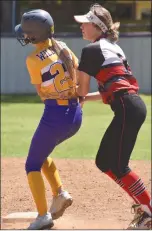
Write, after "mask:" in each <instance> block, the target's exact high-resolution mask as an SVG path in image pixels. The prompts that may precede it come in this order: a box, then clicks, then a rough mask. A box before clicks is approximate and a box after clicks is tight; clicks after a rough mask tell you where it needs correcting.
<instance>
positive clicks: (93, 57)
mask: <svg viewBox="0 0 152 231" xmlns="http://www.w3.org/2000/svg"><path fill="white" fill-rule="evenodd" d="M78 69H79V70H80V71H83V72H85V73H87V74H88V75H90V76H92V77H94V78H95V79H96V80H97V83H98V88H99V92H100V93H101V96H102V99H103V102H104V103H109V99H110V97H111V95H112V93H113V92H116V91H119V90H121V89H128V90H134V91H135V92H137V91H138V89H139V86H138V83H137V80H136V79H135V77H134V76H133V74H132V71H131V69H130V66H129V64H128V62H127V59H126V56H125V54H124V52H123V50H122V49H121V48H120V47H119V46H118V45H117V44H116V43H111V42H110V41H109V40H108V39H105V38H101V39H100V40H99V41H96V42H94V43H91V44H89V45H87V46H86V47H84V48H83V50H82V54H81V59H80V63H79V67H78Z"/></svg>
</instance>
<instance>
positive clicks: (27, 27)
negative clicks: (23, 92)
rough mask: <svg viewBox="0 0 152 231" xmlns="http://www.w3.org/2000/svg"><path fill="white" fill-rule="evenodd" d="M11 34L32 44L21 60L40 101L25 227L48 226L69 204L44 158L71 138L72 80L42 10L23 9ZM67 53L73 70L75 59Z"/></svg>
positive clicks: (74, 124)
mask: <svg viewBox="0 0 152 231" xmlns="http://www.w3.org/2000/svg"><path fill="white" fill-rule="evenodd" d="M15 32H16V37H17V39H18V40H19V42H20V43H21V44H22V45H26V44H28V43H32V44H34V45H35V47H36V49H35V51H33V52H32V53H31V54H30V55H29V56H28V57H27V60H26V64H27V69H28V71H29V74H30V77H31V83H32V84H33V85H35V87H36V90H37V93H38V95H39V96H40V98H41V99H42V101H43V102H44V105H45V107H44V112H43V115H42V118H41V120H40V122H39V125H38V127H37V129H36V131H35V133H34V136H33V138H32V141H31V145H30V149H29V153H28V157H27V160H26V172H27V178H28V182H29V187H30V190H31V192H32V195H33V198H34V201H35V204H36V208H37V211H38V217H37V218H36V220H35V221H34V222H33V223H31V224H30V226H29V228H28V229H30V230H38V229H45V228H50V227H52V226H53V219H57V218H59V217H60V216H62V214H63V212H64V210H65V209H66V208H67V207H68V206H70V205H71V204H72V197H71V196H70V195H69V193H68V192H67V191H64V190H63V188H62V183H61V180H60V177H59V174H58V171H57V169H56V166H55V164H54V162H53V160H52V158H50V157H48V156H49V155H50V153H51V152H52V151H53V150H54V148H55V147H56V146H57V145H58V144H60V143H61V142H63V141H64V140H66V139H68V138H70V137H72V136H73V135H74V134H76V132H77V131H78V130H79V128H80V126H81V122H82V110H81V106H80V104H79V102H78V98H77V97H76V94H75V92H76V81H75V79H74V78H72V76H71V75H70V74H69V70H68V68H67V65H65V63H64V62H63V60H62V59H61V58H60V57H59V55H58V54H57V52H56V50H55V47H54V46H53V42H54V41H56V40H54V39H53V38H52V35H53V32H54V23H53V19H52V17H51V16H50V14H49V13H48V12H46V11H44V10H32V11H29V12H27V13H24V14H23V16H22V19H21V24H19V25H17V26H16V27H15ZM60 44H61V45H62V46H63V47H64V48H65V49H66V50H67V51H68V52H69V54H70V60H71V61H72V63H73V68H76V67H77V65H78V60H77V58H76V56H75V55H74V54H73V53H72V51H71V50H70V49H69V48H68V47H67V46H66V44H63V43H62V42H60ZM41 170H42V172H43V174H44V175H45V177H46V179H47V180H48V182H49V184H50V186H51V188H52V192H53V196H54V197H53V204H52V206H51V209H50V212H48V208H47V202H46V196H45V187H44V181H43V178H42V175H41Z"/></svg>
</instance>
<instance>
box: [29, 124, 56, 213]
mask: <svg viewBox="0 0 152 231" xmlns="http://www.w3.org/2000/svg"><path fill="white" fill-rule="evenodd" d="M56 137H57V136H56V134H55V132H54V133H53V135H51V134H50V128H49V127H48V126H46V125H45V124H43V123H42V122H40V124H39V126H38V128H37V130H36V132H35V134H34V136H33V139H32V142H31V146H30V149H29V154H28V157H27V161H26V172H27V177H28V182H29V186H30V189H31V192H32V194H33V198H34V201H35V203H36V207H37V210H38V213H39V214H40V215H41V216H43V215H44V214H45V213H46V212H47V203H46V197H45V188H44V182H43V179H42V176H41V172H40V170H41V167H42V165H43V162H44V160H45V159H46V158H47V156H48V155H49V154H50V153H51V152H52V151H53V149H54V147H55V145H56V142H57V141H56V139H57V138H56Z"/></svg>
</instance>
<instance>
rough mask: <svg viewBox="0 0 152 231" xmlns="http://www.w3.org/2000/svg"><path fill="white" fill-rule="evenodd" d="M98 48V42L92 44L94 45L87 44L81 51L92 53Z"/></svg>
mask: <svg viewBox="0 0 152 231" xmlns="http://www.w3.org/2000/svg"><path fill="white" fill-rule="evenodd" d="M99 48H100V42H99V41H97V42H94V43H89V44H87V45H86V46H85V47H84V48H83V49H82V50H83V51H86V52H89V51H94V50H97V49H99Z"/></svg>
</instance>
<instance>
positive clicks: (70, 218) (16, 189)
mask: <svg viewBox="0 0 152 231" xmlns="http://www.w3.org/2000/svg"><path fill="white" fill-rule="evenodd" d="M24 162H25V159H23V158H2V161H1V172H2V173H1V215H2V216H5V215H7V214H9V213H13V212H27V211H36V210H35V205H34V202H33V200H32V196H31V193H30V190H29V188H28V184H27V179H26V174H25V171H24ZM55 162H56V165H57V167H58V169H59V171H60V175H61V178H62V181H63V184H64V187H65V189H67V190H68V191H69V192H70V194H71V195H72V197H73V200H74V202H73V204H72V206H71V207H69V208H68V209H67V210H66V212H65V214H64V216H63V217H62V218H60V219H58V220H56V221H55V225H54V227H53V229H126V228H127V225H128V224H129V223H130V221H131V219H132V218H133V214H131V209H130V207H131V205H132V200H131V199H130V198H129V196H128V195H126V193H124V192H123V190H122V189H120V188H119V186H117V185H116V184H115V183H114V182H113V181H112V180H110V179H108V177H106V176H105V175H104V174H102V173H101V172H100V171H99V170H98V169H97V168H96V167H95V164H94V161H93V160H69V159H62V160H59V159H56V160H55ZM130 166H131V167H132V169H134V170H135V171H136V173H137V174H139V175H140V177H141V178H142V179H143V180H144V182H145V185H146V186H147V188H148V190H149V191H150V190H151V165H150V161H131V164H130ZM45 183H46V192H47V199H48V205H50V204H51V198H52V195H51V192H50V188H49V185H48V183H47V182H46V181H45ZM28 225H29V224H28V223H15V224H3V223H2V224H1V229H26V228H27V227H28Z"/></svg>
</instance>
